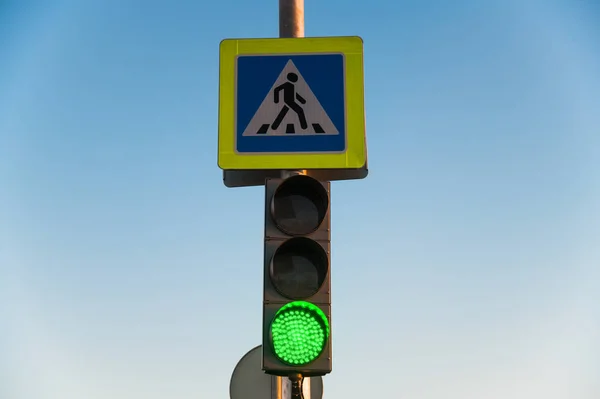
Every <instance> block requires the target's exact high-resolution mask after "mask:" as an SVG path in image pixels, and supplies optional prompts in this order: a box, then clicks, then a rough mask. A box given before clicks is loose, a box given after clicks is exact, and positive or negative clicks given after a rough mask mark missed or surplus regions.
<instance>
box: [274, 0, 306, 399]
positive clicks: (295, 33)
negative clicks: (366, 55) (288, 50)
mask: <svg viewBox="0 0 600 399" xmlns="http://www.w3.org/2000/svg"><path fill="white" fill-rule="evenodd" d="M279 37H280V38H293V37H304V0H279ZM295 174H305V171H303V170H298V171H292V170H286V171H282V173H281V177H282V178H287V177H290V176H292V175H295ZM271 379H272V383H271V399H290V398H291V393H292V382H291V381H290V379H289V378H287V377H275V376H272V377H271ZM308 380H309V379H308V378H307V379H305V380H304V381H305V382H304V386H303V388H304V389H303V391H304V399H310V382H309V381H308Z"/></svg>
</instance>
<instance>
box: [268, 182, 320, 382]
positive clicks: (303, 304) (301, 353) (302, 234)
mask: <svg viewBox="0 0 600 399" xmlns="http://www.w3.org/2000/svg"><path fill="white" fill-rule="evenodd" d="M265 186H266V193H265V194H266V195H265V260H264V298H263V346H262V347H263V370H264V371H265V372H266V373H267V374H272V375H279V376H290V375H298V374H301V375H303V376H307V377H310V376H320V375H325V374H327V373H330V372H331V326H330V322H331V292H330V289H331V274H330V259H331V258H330V242H331V231H330V226H331V217H330V183H329V182H320V181H318V180H316V179H314V178H312V177H309V176H306V175H302V174H297V175H293V176H291V177H289V178H286V179H267V180H266V184H265Z"/></svg>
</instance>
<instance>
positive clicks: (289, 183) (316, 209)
mask: <svg viewBox="0 0 600 399" xmlns="http://www.w3.org/2000/svg"><path fill="white" fill-rule="evenodd" d="M328 208H329V196H328V193H327V190H326V189H325V187H323V185H322V184H321V183H320V182H319V181H318V180H315V179H313V178H312V177H309V176H304V175H297V176H292V177H290V178H289V179H287V180H285V181H283V183H281V184H280V185H279V187H278V188H277V189H276V190H275V193H274V195H273V200H272V202H271V216H272V217H273V221H274V222H275V225H276V226H277V228H278V229H279V230H281V231H282V232H284V233H286V234H289V235H291V236H298V235H306V234H310V233H312V232H314V231H315V230H317V229H318V228H319V226H321V224H322V223H323V220H324V219H325V216H326V214H327V209H328Z"/></svg>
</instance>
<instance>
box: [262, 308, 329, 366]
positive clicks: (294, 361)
mask: <svg viewBox="0 0 600 399" xmlns="http://www.w3.org/2000/svg"><path fill="white" fill-rule="evenodd" d="M329 329H330V327H329V321H328V320H327V316H326V315H325V313H324V312H323V311H322V310H321V309H320V308H319V307H318V306H316V305H314V304H312V303H309V302H304V301H296V302H290V303H288V304H286V305H284V306H283V307H281V309H279V310H278V311H277V313H276V314H275V317H274V318H273V321H272V323H271V343H272V345H273V352H274V354H275V356H277V358H278V359H279V360H281V361H282V362H284V363H286V364H289V365H292V366H304V365H307V364H309V363H311V362H313V361H314V360H316V359H317V358H318V357H319V356H320V355H321V353H322V352H323V350H324V349H325V345H326V343H327V339H328V338H329Z"/></svg>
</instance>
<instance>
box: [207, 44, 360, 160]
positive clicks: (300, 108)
mask: <svg viewBox="0 0 600 399" xmlns="http://www.w3.org/2000/svg"><path fill="white" fill-rule="evenodd" d="M219 80H220V82H219V86H220V87H219V151H218V164H219V167H220V168H221V169H224V170H244V169H358V168H362V167H363V166H364V165H365V162H366V157H367V154H366V140H365V111H364V72H363V43H362V39H360V38H359V37H327V38H292V39H287V38H286V39H226V40H223V41H222V42H221V46H220V78H219Z"/></svg>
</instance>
